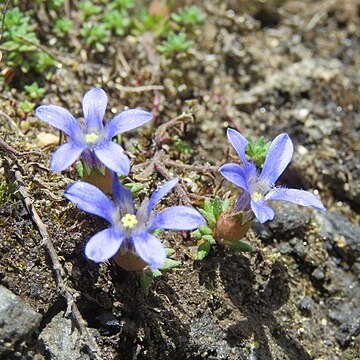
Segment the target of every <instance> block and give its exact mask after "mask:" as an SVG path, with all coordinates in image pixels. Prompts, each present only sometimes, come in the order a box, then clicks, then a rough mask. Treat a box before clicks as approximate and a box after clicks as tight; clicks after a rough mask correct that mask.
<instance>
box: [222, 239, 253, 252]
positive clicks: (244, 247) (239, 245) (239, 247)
mask: <svg viewBox="0 0 360 360" xmlns="http://www.w3.org/2000/svg"><path fill="white" fill-rule="evenodd" d="M226 245H227V246H229V248H230V249H231V250H234V251H238V252H250V251H252V247H251V245H250V244H248V243H246V242H244V241H241V240H237V241H229V242H227V243H226Z"/></svg>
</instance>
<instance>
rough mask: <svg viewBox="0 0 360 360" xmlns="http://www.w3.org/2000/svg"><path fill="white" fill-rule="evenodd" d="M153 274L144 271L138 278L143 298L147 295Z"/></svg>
mask: <svg viewBox="0 0 360 360" xmlns="http://www.w3.org/2000/svg"><path fill="white" fill-rule="evenodd" d="M153 277H154V276H153V274H152V273H151V272H149V271H144V272H143V273H142V274H141V277H140V289H141V291H142V293H143V294H144V295H145V296H148V295H149V291H150V285H151V283H152V279H153Z"/></svg>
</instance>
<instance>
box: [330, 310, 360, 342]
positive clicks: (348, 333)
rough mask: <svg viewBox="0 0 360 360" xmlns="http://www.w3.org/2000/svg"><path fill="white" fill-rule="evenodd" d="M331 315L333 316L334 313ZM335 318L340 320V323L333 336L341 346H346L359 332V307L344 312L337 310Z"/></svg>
mask: <svg viewBox="0 0 360 360" xmlns="http://www.w3.org/2000/svg"><path fill="white" fill-rule="evenodd" d="M340 314H341V315H340ZM332 315H333V317H334V314H332ZM344 315H345V316H344ZM336 320H337V321H338V322H340V324H341V325H340V327H339V328H338V330H337V331H336V332H335V337H336V339H337V340H338V341H339V343H340V344H341V346H343V347H346V346H347V345H348V344H349V343H350V342H351V341H352V340H353V339H355V337H356V336H357V335H359V334H360V309H359V308H357V309H353V310H352V311H350V312H348V313H346V314H345V313H344V312H343V311H342V312H340V311H338V312H337V319H336Z"/></svg>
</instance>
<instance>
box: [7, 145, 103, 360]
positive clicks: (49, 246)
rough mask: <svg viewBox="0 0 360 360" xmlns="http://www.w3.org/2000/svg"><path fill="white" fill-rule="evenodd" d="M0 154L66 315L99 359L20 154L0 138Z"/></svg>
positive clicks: (97, 350) (97, 351)
mask: <svg viewBox="0 0 360 360" xmlns="http://www.w3.org/2000/svg"><path fill="white" fill-rule="evenodd" d="M0 154H2V155H3V157H4V159H5V161H6V162H7V164H8V166H9V169H10V171H11V172H12V174H13V176H14V179H15V180H16V182H17V184H18V191H19V193H20V195H21V198H22V201H23V202H24V204H25V207H26V209H27V211H28V213H29V215H30V216H31V218H32V220H33V222H34V224H35V226H36V227H37V229H38V230H39V233H40V235H41V238H42V243H43V245H44V247H45V249H46V251H47V253H48V255H49V256H50V259H51V262H52V268H53V270H54V272H55V279H56V283H57V286H58V289H59V292H60V294H61V295H62V296H63V297H64V298H65V299H66V303H67V311H66V314H67V315H71V316H72V317H73V320H74V321H75V323H76V325H77V327H78V328H79V330H80V333H81V335H82V336H83V339H84V342H85V344H86V345H87V346H88V347H89V349H90V350H91V352H92V355H93V356H94V358H95V359H101V357H100V350H99V348H98V347H97V344H96V341H95V339H94V337H93V335H92V334H91V333H90V331H89V329H88V327H87V324H86V321H85V320H84V319H83V317H82V315H81V313H80V311H79V308H78V306H77V305H76V297H77V292H76V291H75V290H74V289H72V288H71V287H69V286H68V285H67V284H66V282H65V278H66V272H65V270H64V268H63V266H62V265H61V262H60V260H59V257H58V255H57V253H56V250H55V247H54V245H53V243H52V241H51V238H50V235H49V233H48V230H47V227H46V225H45V224H44V222H43V221H42V219H41V217H40V216H39V213H38V212H37V210H36V208H35V207H34V200H33V199H32V197H31V195H30V194H29V192H28V190H27V187H26V185H25V182H24V178H23V174H22V167H21V165H20V163H19V162H18V159H17V155H19V154H21V153H20V152H18V151H17V150H15V149H14V148H13V147H11V146H10V145H8V144H7V143H6V142H5V141H4V140H2V139H1V138H0Z"/></svg>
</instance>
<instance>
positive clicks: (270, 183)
mask: <svg viewBox="0 0 360 360" xmlns="http://www.w3.org/2000/svg"><path fill="white" fill-rule="evenodd" d="M227 136H228V139H229V141H230V143H231V145H232V146H233V147H234V148H235V150H236V152H237V153H238V155H239V156H240V159H241V162H242V166H241V165H239V164H235V163H230V164H225V165H223V166H221V168H220V172H221V174H222V176H224V178H225V179H227V180H229V181H231V182H232V183H234V184H235V185H237V186H238V187H240V188H241V189H242V190H243V191H244V193H243V195H240V199H241V201H240V202H241V203H242V202H244V199H246V197H247V198H248V201H249V205H250V207H251V210H252V212H253V213H254V215H255V216H256V218H257V219H258V220H259V221H260V222H261V223H264V222H265V221H268V220H272V219H273V218H274V211H273V209H271V208H270V207H269V206H268V205H267V202H268V201H272V200H279V201H289V202H292V203H294V204H298V205H302V206H311V207H313V208H315V209H317V210H325V208H324V205H323V204H322V203H321V201H320V200H319V199H318V198H317V197H316V196H315V195H314V194H312V193H310V192H308V191H304V190H298V189H287V188H284V187H276V186H275V182H276V181H277V179H278V178H279V177H280V175H281V174H282V173H283V171H284V170H285V169H286V167H287V166H288V165H289V163H290V161H291V159H292V156H293V152H294V146H293V143H292V141H291V139H290V137H289V135H288V134H280V135H278V136H277V137H276V138H275V139H274V140H273V142H272V143H271V145H270V147H269V150H268V153H267V156H266V159H265V162H264V166H263V168H262V170H261V172H259V171H258V169H257V168H256V166H255V165H254V164H253V163H252V162H251V161H248V160H247V158H246V155H245V148H246V145H247V144H248V141H247V140H246V138H245V137H244V136H242V135H241V134H240V133H239V132H237V131H236V130H233V129H228V131H227ZM246 194H248V196H246ZM244 195H245V196H244ZM238 203H239V201H238ZM242 206H243V207H244V208H245V207H246V205H244V204H242ZM238 210H239V209H238Z"/></svg>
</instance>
